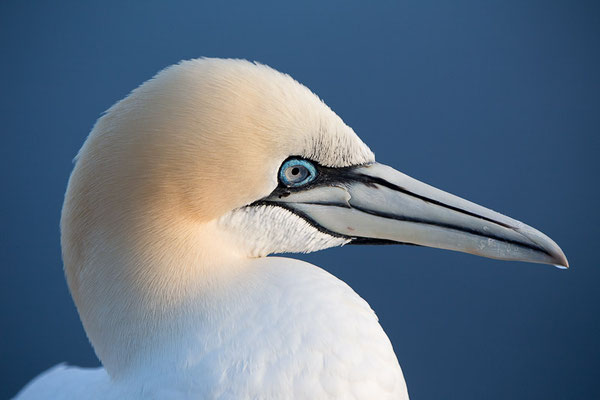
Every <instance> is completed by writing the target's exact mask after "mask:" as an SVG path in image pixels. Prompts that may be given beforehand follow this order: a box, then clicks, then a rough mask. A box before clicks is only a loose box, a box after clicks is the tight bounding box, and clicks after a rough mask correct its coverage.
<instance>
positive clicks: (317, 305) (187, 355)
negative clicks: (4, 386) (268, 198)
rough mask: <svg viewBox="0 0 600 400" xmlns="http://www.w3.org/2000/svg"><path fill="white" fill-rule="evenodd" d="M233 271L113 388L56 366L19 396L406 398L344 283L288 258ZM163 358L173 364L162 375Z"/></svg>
mask: <svg viewBox="0 0 600 400" xmlns="http://www.w3.org/2000/svg"><path fill="white" fill-rule="evenodd" d="M241 271H242V272H241V273H239V274H237V275H236V279H235V281H233V282H230V286H228V288H227V290H222V289H219V290H217V291H218V292H219V293H215V295H214V297H213V302H214V303H213V304H211V305H210V307H198V309H197V313H198V315H195V316H193V317H192V316H187V317H185V318H181V319H180V320H179V321H173V322H169V324H175V325H179V326H180V329H181V330H180V333H182V334H183V335H185V336H178V335H177V336H176V335H172V336H171V337H170V338H169V340H168V341H167V342H166V343H163V344H161V347H160V348H157V350H158V352H157V354H155V355H154V357H149V359H147V360H144V361H143V363H144V364H145V367H144V368H142V369H138V370H136V372H135V374H134V375H133V376H128V377H127V378H125V379H123V380H121V381H119V382H117V383H116V384H115V383H113V382H111V381H110V380H109V378H108V375H107V374H106V372H105V371H104V370H103V369H94V370H82V369H78V368H68V367H64V366H61V367H55V369H54V370H52V371H50V372H49V373H48V374H47V375H44V376H42V377H40V378H38V380H36V381H34V382H33V383H32V384H31V386H30V387H29V388H27V389H26V390H25V391H24V392H23V393H22V397H20V398H22V399H38V398H44V397H45V398H49V397H47V396H48V393H56V395H52V396H51V398H53V399H56V400H61V399H72V398H90V399H92V398H93V399H96V398H97V399H123V398H128V399H150V398H156V399H165V398H169V399H188V398H197V399H281V398H292V397H293V398H297V399H335V398H338V399H373V398H377V399H404V398H407V395H406V393H407V392H406V386H405V383H404V379H403V377H402V371H401V370H400V366H399V364H398V361H397V359H396V356H395V354H394V351H393V349H392V345H391V343H390V341H389V340H388V338H387V336H386V335H385V333H384V332H383V330H382V328H381V326H380V325H379V323H378V321H377V317H376V316H375V313H374V312H373V311H372V310H371V308H370V307H369V305H368V304H367V303H366V302H365V301H364V300H363V299H361V298H360V297H359V296H358V295H357V294H356V293H355V292H354V291H353V290H352V289H351V288H350V287H349V286H348V285H346V284H345V283H344V282H342V281H340V280H339V279H337V278H336V277H334V276H332V275H331V274H329V273H327V272H326V271H324V270H322V269H320V268H318V267H315V266H313V265H311V264H308V263H305V262H302V261H298V260H294V259H288V258H280V257H268V258H257V259H250V260H247V265H244V266H242V268H241ZM199 320H201V321H203V323H202V324H196V321H199ZM207 321H209V323H207ZM190 349H193V352H190ZM165 353H168V354H169V355H165ZM176 355H177V356H176ZM168 358H171V359H172V360H173V361H174V360H175V359H177V362H176V363H174V364H171V367H170V368H167V369H165V368H164V367H163V366H164V365H165V364H166V359H168ZM157 369H160V370H162V371H161V373H160V374H158V376H157V374H156V370H157ZM147 378H150V379H147ZM52 387H53V388H54V389H55V390H54V391H52V390H51V389H50V388H52ZM76 393H77V394H79V393H81V396H84V397H79V395H76ZM92 394H93V396H95V397H85V396H90V395H92Z"/></svg>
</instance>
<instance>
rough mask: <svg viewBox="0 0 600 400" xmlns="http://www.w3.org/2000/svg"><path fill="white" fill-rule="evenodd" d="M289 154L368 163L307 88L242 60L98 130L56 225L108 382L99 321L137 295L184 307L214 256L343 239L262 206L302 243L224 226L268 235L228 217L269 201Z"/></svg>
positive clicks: (204, 69) (121, 113)
mask: <svg viewBox="0 0 600 400" xmlns="http://www.w3.org/2000/svg"><path fill="white" fill-rule="evenodd" d="M290 156H300V157H303V158H307V159H311V160H314V161H316V162H318V163H320V164H322V165H325V166H330V167H345V166H351V165H359V164H366V163H370V162H372V161H373V160H374V156H373V153H372V152H371V151H370V150H369V148H368V147H367V146H366V145H365V144H364V143H362V141H361V140H360V139H359V138H358V137H357V135H356V134H355V133H354V131H353V130H352V129H351V128H350V127H348V126H347V125H346V124H345V123H344V122H343V121H342V120H341V118H339V117H338V116H337V115H336V114H335V113H334V112H333V111H332V110H331V109H330V108H329V107H328V106H327V105H326V104H325V103H323V101H321V100H320V99H319V98H318V97H317V96H316V95H315V94H313V93H312V92H311V91H310V90H309V89H307V88H306V87H305V86H303V85H301V84H299V83H298V82H296V81H295V80H294V79H292V78H291V77H290V76H288V75H286V74H282V73H280V72H277V71H275V70H273V69H271V68H269V67H268V66H265V65H261V64H255V63H251V62H248V61H245V60H234V59H208V58H203V59H196V60H190V61H183V62H181V63H179V64H177V65H174V66H171V67H169V68H166V69H165V70H163V71H161V72H160V73H158V74H157V75H156V76H155V77H153V78H152V79H150V80H148V81H147V82H145V83H144V84H142V85H141V86H140V87H138V88H137V89H135V90H134V91H132V92H131V93H130V94H129V95H128V96H127V97H126V98H125V99H123V100H121V101H119V102H118V103H116V104H115V105H114V106H112V107H111V108H110V109H109V110H108V111H107V112H106V113H105V114H104V115H103V116H102V117H101V118H100V119H99V120H98V121H97V123H96V124H95V126H94V128H93V129H92V131H91V133H90V134H89V137H88V138H87V140H86V142H85V144H84V145H83V147H82V148H81V150H80V152H79V154H78V155H77V158H76V164H75V168H74V170H73V173H72V176H71V178H70V181H69V186H68V189H67V193H66V198H65V203H64V208H63V213H62V220H61V228H62V246H63V258H64V262H65V271H66V275H67V278H68V282H69V286H70V289H71V292H72V294H73V297H74V299H75V302H76V304H77V306H78V309H79V312H80V314H81V317H82V320H83V322H84V326H85V327H86V330H87V332H88V335H89V336H90V339H91V340H92V343H93V344H94V345H95V348H96V351H97V353H98V354H99V356H100V358H101V359H103V362H104V363H105V365H106V364H108V365H107V367H108V369H109V371H110V369H111V362H110V360H108V359H107V356H105V353H108V352H109V350H107V349H105V347H106V346H108V347H110V346H111V344H106V345H105V344H103V342H104V341H105V340H104V338H103V336H105V337H106V336H111V335H107V332H106V331H107V330H109V329H113V330H114V329H117V328H116V327H112V328H110V323H107V321H108V320H109V319H110V315H111V314H112V315H119V314H120V313H121V311H123V310H127V309H131V308H135V307H137V306H136V305H135V304H133V303H135V302H136V301H137V300H136V296H137V297H142V298H145V299H146V300H145V301H146V303H148V304H150V307H159V308H160V307H163V305H164V303H168V302H174V303H176V302H177V301H179V300H178V299H179V298H180V297H181V296H183V293H184V292H185V290H187V286H186V285H187V283H186V282H189V281H193V279H191V278H190V276H189V275H190V274H191V275H194V274H196V273H199V272H198V271H200V270H202V271H203V274H205V275H206V279H207V280H210V279H211V273H210V271H212V270H213V269H215V270H217V269H219V268H220V267H221V266H220V265H219V263H220V261H219V260H220V259H221V258H227V257H234V256H255V255H264V253H265V252H275V251H278V250H281V251H287V250H298V251H309V250H314V249H318V248H322V247H329V246H332V245H339V244H342V243H345V242H346V241H347V240H345V239H339V238H336V237H332V236H328V235H325V234H323V233H321V232H319V231H318V230H317V229H316V228H314V227H311V226H310V225H309V224H308V223H307V222H306V221H304V220H302V219H301V218H299V217H297V216H294V215H293V214H292V213H290V212H289V211H285V210H283V209H278V210H277V211H273V210H272V207H260V209H262V210H264V216H265V217H266V218H271V219H272V220H273V221H274V223H281V224H287V225H288V228H289V230H290V232H295V231H299V232H300V233H302V234H303V235H305V236H309V237H307V238H304V239H305V240H304V241H303V238H302V237H297V240H296V241H295V243H293V244H290V245H287V244H285V243H281V241H280V243H279V244H277V243H273V244H266V245H265V241H267V240H269V238H273V239H274V240H275V241H277V240H279V238H280V237H281V232H278V233H279V235H275V233H276V232H275V231H274V230H273V229H270V228H269V227H266V228H269V229H265V230H263V232H262V233H260V234H256V237H254V238H253V237H251V236H252V235H250V236H248V233H251V231H250V229H249V228H248V227H244V226H240V227H239V228H240V232H242V231H243V232H244V235H243V236H242V235H238V234H236V232H235V231H236V226H231V224H234V225H235V224H236V223H237V222H239V221H240V220H244V221H246V223H247V224H257V223H258V224H261V225H262V226H263V227H265V224H264V218H263V219H261V218H260V217H258V219H256V218H254V221H249V219H252V218H253V217H252V215H254V216H256V214H252V215H250V214H246V213H242V214H236V215H233V214H232V218H231V219H227V217H226V216H227V214H228V213H231V212H232V211H233V210H236V209H239V208H240V207H243V206H245V205H248V204H250V203H252V202H254V201H256V200H258V199H261V198H263V197H266V196H268V195H269V194H270V193H271V192H272V191H273V190H274V189H275V188H276V187H277V185H278V178H277V177H278V169H279V167H280V165H281V164H282V162H283V161H284V160H285V159H286V158H288V157H290ZM290 220H292V221H291V222H290ZM261 221H262V223H261ZM296 224H298V226H295V225H296ZM306 240H308V242H311V241H312V243H311V244H310V245H307V243H308V242H307V241H306ZM240 241H248V243H249V244H248V245H247V246H246V245H244V244H243V243H240ZM279 245H281V248H280V249H278V248H277V247H278V246H279ZM306 246H310V248H305V247H306ZM265 249H267V250H265ZM218 272H219V271H217V273H218ZM182 286H186V287H185V288H182ZM155 303H156V304H155ZM113 336H114V335H113Z"/></svg>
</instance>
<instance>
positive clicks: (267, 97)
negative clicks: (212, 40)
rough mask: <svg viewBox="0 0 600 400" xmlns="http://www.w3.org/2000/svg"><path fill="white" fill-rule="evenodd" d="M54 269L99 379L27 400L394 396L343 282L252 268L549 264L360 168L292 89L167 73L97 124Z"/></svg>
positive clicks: (54, 372) (256, 80)
mask: <svg viewBox="0 0 600 400" xmlns="http://www.w3.org/2000/svg"><path fill="white" fill-rule="evenodd" d="M61 231H62V237H61V239H62V240H61V242H62V249H63V259H64V264H65V273H66V276H67V281H68V284H69V288H70V290H71V294H72V296H73V299H74V301H75V304H76V305H77V310H78V312H79V315H80V317H81V320H82V323H83V325H84V328H85V330H86V333H87V335H88V337H89V339H90V342H91V343H92V345H93V347H94V350H95V352H96V354H97V355H98V357H99V359H100V360H101V362H102V365H103V367H104V368H100V369H95V370H82V369H77V368H71V367H65V366H62V365H61V366H57V367H55V368H53V369H51V370H50V371H48V372H47V373H45V374H42V375H41V376H40V377H38V378H37V379H35V380H33V381H32V382H31V383H30V384H29V385H28V386H26V387H25V389H24V390H23V391H22V392H21V393H20V394H19V395H18V396H17V398H18V399H20V400H25V399H27V400H28V399H32V400H34V399H46V398H52V399H56V400H60V399H152V398H156V399H176V400H177V399H190V400H191V399H291V398H294V399H313V400H314V399H406V398H408V393H407V389H406V385H405V382H404V378H403V376H402V371H401V369H400V366H399V364H398V361H397V359H396V356H395V354H394V351H393V349H392V345H391V343H390V341H389V339H388V338H387V336H386V335H385V333H384V332H383V330H382V328H381V327H380V325H379V323H378V321H377V317H376V316H375V314H374V313H373V311H372V310H371V309H370V308H369V306H368V304H367V303H366V302H365V301H364V300H362V299H361V298H360V297H359V296H358V295H356V293H354V291H352V289H350V288H349V287H348V286H347V285H346V284H344V283H343V282H341V281H340V280H338V279H337V278H335V277H333V276H332V275H330V274H328V273H327V272H325V271H323V270H321V269H320V268H318V267H315V266H313V265H310V264H307V263H304V262H300V261H296V260H293V259H286V258H275V257H269V258H265V256H267V255H269V254H273V253H283V252H311V251H316V250H320V249H325V248H328V247H332V246H340V245H344V244H347V243H365V242H368V243H371V242H376V243H381V242H382V241H383V242H385V243H389V242H397V243H412V244H419V245H424V246H433V247H441V248H445V249H452V250H458V251H465V252H469V253H474V254H479V255H483V256H487V257H493V258H502V259H509V260H528V261H532V262H541V263H550V264H561V265H564V266H566V265H567V261H566V258H565V256H564V254H563V253H562V251H561V250H560V248H558V246H557V245H556V244H555V243H554V242H552V241H551V240H550V239H549V238H548V237H546V236H545V235H543V234H542V233H540V232H538V231H536V230H534V229H533V228H531V227H528V226H526V225H525V224H522V223H520V222H518V221H515V220H512V219H510V218H508V217H505V216H502V215H500V214H498V213H495V212H493V211H491V210H488V209H485V208H483V207H481V206H478V205H476V204H473V203H470V202H468V201H466V200H463V199H460V198H458V197H456V196H452V195H450V194H448V193H445V192H442V191H440V190H437V189H435V188H432V187H430V186H428V185H425V184H422V183H420V182H418V181H416V180H414V179H412V178H410V177H407V176H406V175H404V174H402V173H400V172H398V171H395V170H393V169H392V168H389V167H386V166H383V165H381V164H377V163H375V158H374V155H373V153H372V152H371V151H370V150H369V148H368V147H367V146H366V145H365V144H364V143H363V142H362V141H361V140H360V139H359V138H358V136H357V135H356V134H355V133H354V131H353V130H352V129H351V128H350V127H348V126H347V125H346V124H344V122H343V121H342V120H341V119H340V118H339V117H338V116H337V115H336V114H335V113H334V112H333V111H331V109H329V107H327V106H326V105H325V104H324V103H323V102H322V101H321V100H320V99H319V98H318V97H317V96H315V95H314V94H313V93H312V92H311V91H310V90H308V89H307V88H306V87H304V86H302V85H300V84H299V83H298V82H296V81H294V80H293V79H292V78H290V77H289V76H287V75H284V74H281V73H279V72H277V71H274V70H272V69H270V68H269V67H266V66H263V65H257V64H252V63H249V62H247V61H243V60H219V59H200V60H192V61H186V62H182V63H181V64H179V65H177V66H173V67H170V68H167V69H166V70H164V71H162V72H160V73H159V74H158V75H157V76H156V77H154V78H153V79H151V80H150V81H148V82H146V83H144V84H143V85H142V86H140V87H139V88H137V89H136V90H134V91H133V92H132V93H131V94H130V95H129V96H127V97H126V98H125V99H123V100H122V101H120V102H118V103H117V104H115V105H114V106H113V107H111V109H109V110H108V111H107V112H106V114H105V115H103V116H102V117H101V118H100V119H99V120H98V122H97V123H96V125H95V126H94V129H93V130H92V132H91V133H90V135H89V137H88V139H87V140H86V142H85V144H84V145H83V147H82V149H81V150H80V152H79V154H78V156H77V159H76V165H75V168H74V170H73V173H72V175H71V178H70V180H69V186H68V189H67V193H66V196H65V203H64V207H63V213H62V218H61Z"/></svg>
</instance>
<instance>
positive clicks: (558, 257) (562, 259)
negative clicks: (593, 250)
mask: <svg viewBox="0 0 600 400" xmlns="http://www.w3.org/2000/svg"><path fill="white" fill-rule="evenodd" d="M554 261H555V263H554V264H553V265H554V266H555V267H556V268H558V269H569V261H568V260H567V257H566V256H565V253H563V252H562V250H561V249H560V248H559V249H558V251H557V252H556V253H555V254H554Z"/></svg>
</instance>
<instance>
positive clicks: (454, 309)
mask: <svg viewBox="0 0 600 400" xmlns="http://www.w3.org/2000/svg"><path fill="white" fill-rule="evenodd" d="M597 4H598V3H597V2H594V1H573V0H564V1H547V0H546V1H541V0H540V1H520V0H511V1H492V2H490V1H487V2H481V1H462V0H460V1H451V2H450V1H398V2H387V1H386V2H383V1H382V2H371V3H368V2H355V1H335V2H328V1H312V2H281V1H272V2H254V1H252V2H242V1H239V2H235V3H234V2H227V1H223V2H218V1H207V2H199V1H189V2H156V1H145V2H132V1H102V2H81V1H73V2H67V1H61V2H48V1H39V2H25V1H3V2H1V3H0V49H1V52H0V57H1V62H0V88H1V89H0V127H1V131H0V134H1V135H2V137H1V143H2V144H1V146H0V155H1V157H0V174H1V175H0V176H1V183H2V184H1V188H2V189H1V194H0V216H1V228H2V229H1V240H0V268H1V269H0V274H1V275H0V318H1V324H2V325H1V327H0V398H7V397H10V396H12V395H14V394H15V393H16V392H17V390H18V389H19V388H20V387H22V385H24V384H25V383H26V382H27V381H29V380H30V379H31V378H33V377H34V376H36V375H37V374H38V373H40V372H42V371H43V370H45V369H46V368H49V367H51V366H53V365H55V364H57V363H59V362H63V361H66V362H68V363H70V364H75V365H81V366H96V365H98V360H97V359H96V357H95V355H94V353H93V350H92V348H91V346H90V345H89V344H88V342H87V339H86V336H85V333H84V331H83V329H82V327H81V325H80V322H79V319H78V316H77V313H76V310H75V307H74V305H73V303H72V301H71V298H70V296H69V293H68V290H67V286H66V284H65V281H64V278H63V272H62V264H61V255H60V243H59V228H58V223H59V216H60V209H61V203H62V200H63V193H64V190H65V187H66V183H67V178H68V176H69V173H70V171H71V168H72V161H71V160H72V159H73V157H74V156H75V154H76V152H77V150H78V149H79V147H80V146H81V144H82V143H83V141H84V139H85V137H86V135H87V134H88V132H89V130H90V128H91V127H92V125H93V123H94V121H95V120H96V119H97V118H98V116H99V115H100V114H101V112H102V111H104V110H106V109H107V108H108V107H109V106H110V105H111V104H113V103H114V102H115V101H117V100H119V99H121V98H122V97H124V96H125V95H126V94H127V93H128V92H129V91H130V90H132V89H133V88H135V87H136V86H138V85H139V84H141V83H142V82H143V81H145V80H146V79H148V78H150V77H151V76H152V75H153V74H155V73H156V72H157V71H158V70H160V69H162V68H164V67H166V66H168V65H170V64H173V63H176V62H178V61H179V60H181V59H188V58H194V57H200V56H211V57H236V58H247V59H250V60H257V61H260V62H262V63H266V64H269V65H271V66H272V67H274V68H276V69H279V70H281V71H284V72H287V73H289V74H291V75H292V76H293V77H295V78H296V79H298V80H299V81H300V82H302V83H304V84H305V85H307V86H308V87H309V88H311V89H312V90H313V91H315V92H316V93H317V94H318V95H319V96H321V97H322V98H323V99H324V100H325V101H326V102H327V104H329V106H331V107H332V108H333V110H334V111H336V112H337V113H338V114H339V115H340V116H341V117H342V118H343V119H344V120H345V121H346V123H348V124H349V125H350V126H352V127H353V128H354V129H355V130H356V132H357V133H358V134H359V135H360V136H361V138H362V139H363V140H364V141H365V142H366V143H367V144H369V145H370V146H371V148H372V149H373V150H374V152H375V154H376V156H377V159H378V160H379V161H380V162H384V163H386V164H390V165H392V166H394V167H396V168H398V169H400V170H401V171H403V172H405V173H407V174H409V175H412V176H414V177H416V178H418V179H421V180H423V181H425V182H427V183H430V184H432V185H434V186H437V187H439V188H442V189H445V190H448V191H450V192H452V193H455V194H457V195H460V196H462V197H466V198H468V199H470V200H473V201H475V202H477V203H480V204H482V205H485V206H487V207H490V208H492V209H495V210H498V211H500V212H502V213H505V214H507V215H510V216H512V217H514V218H516V219H519V220H522V221H524V222H526V223H528V224H530V225H532V226H534V227H536V228H538V229H540V230H541V231H543V232H545V233H546V234H548V235H549V236H550V237H552V238H553V239H554V240H555V241H556V242H558V243H559V245H560V246H561V247H562V248H563V250H564V251H565V253H566V254H567V256H568V258H569V261H570V263H571V269H570V270H568V271H560V270H558V269H555V268H552V267H549V266H542V265H533V264H525V263H519V262H501V261H494V260H489V259H484V258H478V257H474V256H469V255H465V254H459V253H452V252H448V251H442V250H434V249H426V248H417V247H408V246H404V247H403V246H381V247H370V246H347V247H344V248H337V249H332V250H327V251H323V252H320V253H315V254H310V255H306V256H299V257H300V258H302V259H306V260H308V261H310V262H312V263H314V264H317V265H319V266H322V267H323V268H325V269H327V270H328V271H330V272H332V273H333V274H335V275H336V276H338V277H339V278H341V279H343V280H344V281H346V282H347V283H348V284H349V285H350V286H352V287H353V288H354V289H355V290H356V291H357V292H358V293H359V294H360V295H361V296H363V297H364V298H365V299H366V300H367V301H368V302H369V303H370V304H371V306H372V307H373V309H374V310H375V311H376V312H377V314H378V315H379V318H380V321H381V324H382V325H383V327H384V329H385V330H386V332H387V333H388V335H389V336H390V339H391V341H392V343H393V345H394V348H395V350H396V353H397V355H398V358H399V359H400V363H401V365H402V367H403V370H404V373H405V377H406V380H407V383H408V388H409V392H410V394H411V396H412V398H413V399H415V400H423V399H507V398H514V399H594V398H600V279H599V278H600V266H599V263H598V259H599V255H600V250H599V247H600V245H599V243H598V240H599V239H600V235H599V233H600V232H599V223H600V221H599V211H598V208H599V207H600V199H599V191H598V184H599V181H598V174H599V173H600V169H599V162H598V157H599V152H600V139H599V133H600V132H599V127H600V97H599V96H600V95H599V93H600V79H599V71H600V62H599V61H600V12H599V11H600V8H599V7H598V6H597Z"/></svg>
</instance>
